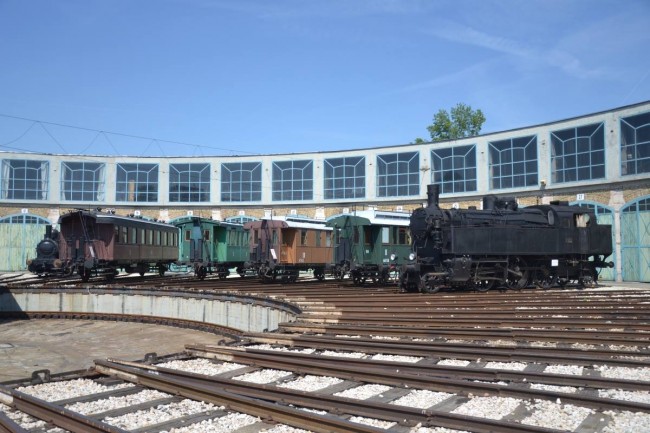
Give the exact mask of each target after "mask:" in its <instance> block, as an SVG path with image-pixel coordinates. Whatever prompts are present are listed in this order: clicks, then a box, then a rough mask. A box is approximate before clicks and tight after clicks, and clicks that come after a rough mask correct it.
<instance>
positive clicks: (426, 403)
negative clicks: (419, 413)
mask: <svg viewBox="0 0 650 433" xmlns="http://www.w3.org/2000/svg"><path fill="white" fill-rule="evenodd" d="M453 395H455V394H450V393H447V392H436V391H429V390H425V389H417V390H415V391H411V392H410V393H409V394H407V395H405V396H403V397H400V398H398V399H396V400H393V401H391V402H390V404H398V405H400V406H407V407H416V408H418V409H427V408H430V407H431V406H434V405H436V404H438V403H440V402H441V401H443V400H446V399H448V398H449V397H452V396H453Z"/></svg>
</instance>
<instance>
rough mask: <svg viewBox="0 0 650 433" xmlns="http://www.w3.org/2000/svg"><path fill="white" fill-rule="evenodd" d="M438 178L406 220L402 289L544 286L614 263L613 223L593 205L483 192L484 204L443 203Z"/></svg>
mask: <svg viewBox="0 0 650 433" xmlns="http://www.w3.org/2000/svg"><path fill="white" fill-rule="evenodd" d="M438 200H439V188H438V185H429V186H428V187H427V206H426V207H423V208H419V209H416V210H415V211H414V212H413V213H412V215H411V220H410V225H409V227H410V230H411V238H412V252H411V254H410V257H409V259H410V260H409V262H408V263H406V264H404V265H403V266H402V270H401V274H400V286H401V288H402V289H403V290H406V291H421V292H425V293H435V292H437V291H439V290H440V289H442V288H465V287H468V288H473V289H476V290H478V291H487V290H489V289H490V288H492V287H494V286H504V287H507V288H523V287H526V286H528V285H529V284H535V285H537V286H539V287H543V288H549V287H553V286H556V285H560V286H563V285H565V284H567V283H569V282H574V283H576V284H578V285H579V286H586V285H592V284H596V282H597V280H598V271H599V269H600V268H603V267H613V266H614V264H613V263H612V262H606V261H605V259H606V258H607V257H608V256H610V255H611V254H612V232H611V226H610V225H599V224H598V222H597V221H596V215H595V213H594V212H593V210H591V209H589V208H586V207H580V206H569V204H568V202H562V201H553V202H551V203H550V204H549V205H535V206H529V207H525V208H519V207H518V205H517V202H516V201H515V199H514V198H513V197H505V198H498V197H496V196H486V197H484V198H483V209H475V208H469V209H448V210H447V209H441V208H440V207H439V205H438Z"/></svg>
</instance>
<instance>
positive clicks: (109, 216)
mask: <svg viewBox="0 0 650 433" xmlns="http://www.w3.org/2000/svg"><path fill="white" fill-rule="evenodd" d="M79 216H83V217H85V218H90V219H94V220H95V223H96V224H111V225H116V226H126V227H139V228H156V229H158V230H164V231H175V230H178V228H177V227H175V226H173V225H171V224H167V223H165V222H162V221H153V220H148V219H145V218H139V217H131V216H122V215H115V214H113V213H108V212H99V211H93V210H73V211H70V212H68V213H66V214H64V215H61V216H60V217H59V225H64V224H65V223H66V222H67V221H69V220H72V219H73V218H75V217H79Z"/></svg>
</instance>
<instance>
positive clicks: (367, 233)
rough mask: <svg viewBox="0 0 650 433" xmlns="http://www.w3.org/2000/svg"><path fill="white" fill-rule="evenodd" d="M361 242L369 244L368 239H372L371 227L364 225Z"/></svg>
mask: <svg viewBox="0 0 650 433" xmlns="http://www.w3.org/2000/svg"><path fill="white" fill-rule="evenodd" d="M363 237H364V240H363V243H364V244H366V245H370V241H371V240H372V227H367V226H366V227H364V228H363Z"/></svg>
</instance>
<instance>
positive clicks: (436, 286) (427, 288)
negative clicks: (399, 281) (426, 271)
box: [418, 275, 442, 293]
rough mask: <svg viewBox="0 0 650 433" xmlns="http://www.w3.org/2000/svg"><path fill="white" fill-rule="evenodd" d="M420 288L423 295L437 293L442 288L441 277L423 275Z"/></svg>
mask: <svg viewBox="0 0 650 433" xmlns="http://www.w3.org/2000/svg"><path fill="white" fill-rule="evenodd" d="M418 288H419V289H420V292H422V293H437V292H439V291H440V289H441V288H442V280H441V279H440V278H439V277H430V276H428V275H423V276H422V278H420V285H419V287H418Z"/></svg>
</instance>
